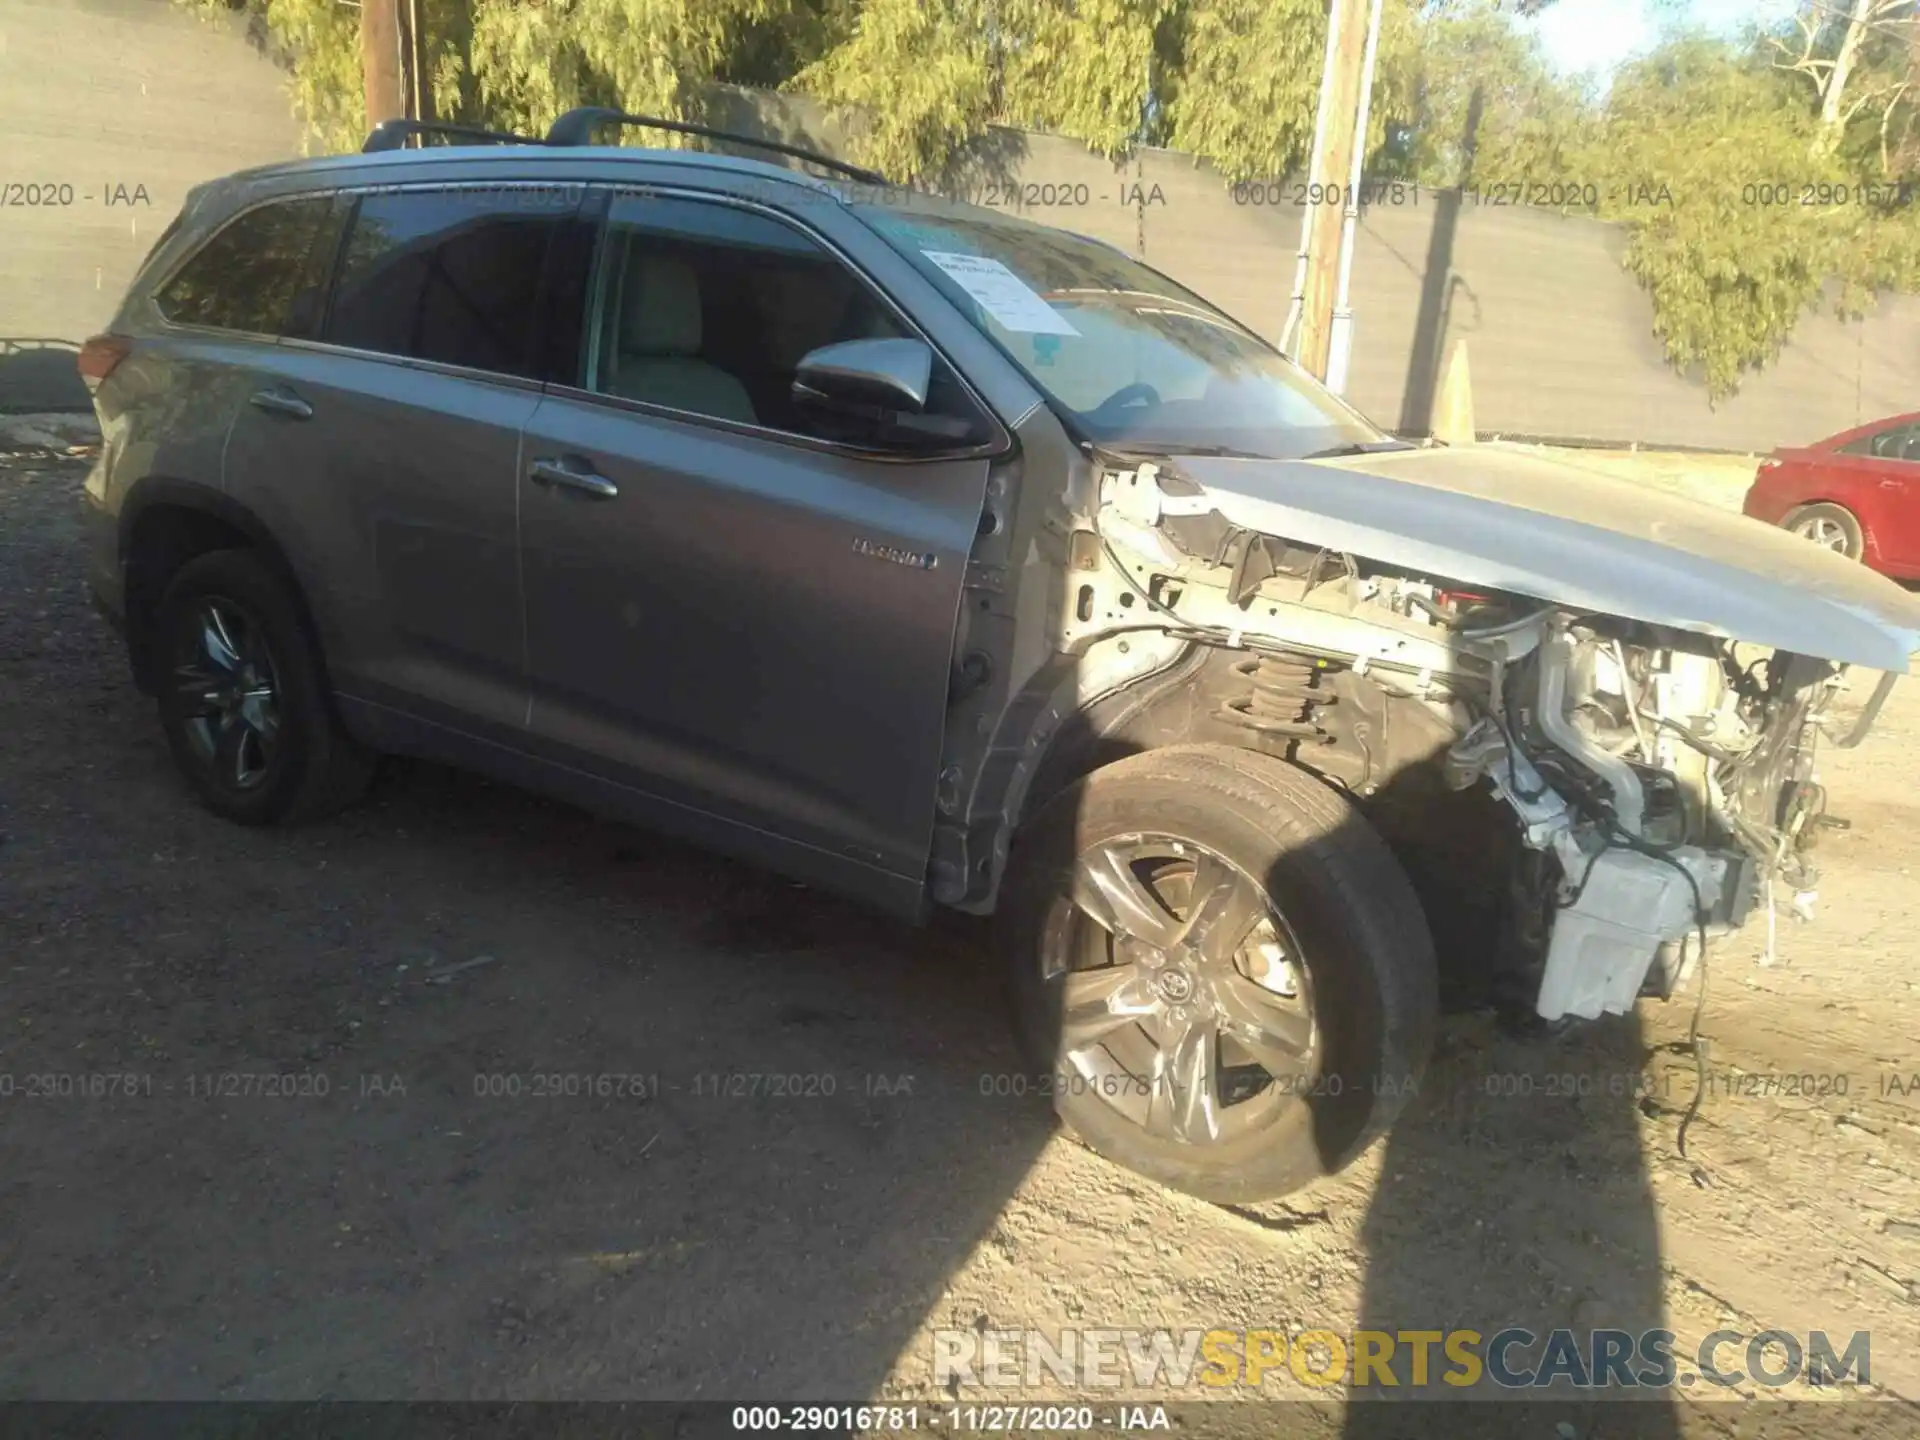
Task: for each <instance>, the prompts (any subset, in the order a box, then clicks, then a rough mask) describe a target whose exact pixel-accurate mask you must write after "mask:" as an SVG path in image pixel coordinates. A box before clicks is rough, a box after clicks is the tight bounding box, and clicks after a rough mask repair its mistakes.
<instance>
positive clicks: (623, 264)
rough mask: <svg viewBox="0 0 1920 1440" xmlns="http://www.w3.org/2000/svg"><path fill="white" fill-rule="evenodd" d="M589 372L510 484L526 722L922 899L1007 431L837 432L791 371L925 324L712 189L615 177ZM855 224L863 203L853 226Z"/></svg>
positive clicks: (902, 904)
mask: <svg viewBox="0 0 1920 1440" xmlns="http://www.w3.org/2000/svg"><path fill="white" fill-rule="evenodd" d="M609 206H610V208H609V212H608V216H607V220H606V223H605V228H604V231H603V236H602V243H601V246H600V250H599V254H598V259H597V263H596V267H595V272H594V281H593V294H592V297H591V301H590V304H589V307H588V308H589V314H590V319H589V322H588V332H589V333H588V340H587V343H586V345H585V346H584V347H583V348H584V353H583V357H582V373H581V374H580V375H579V376H578V377H577V378H578V383H577V384H575V385H571V386H556V387H552V388H551V390H550V393H549V394H548V396H547V397H546V398H545V399H544V400H543V401H541V403H540V406H539V408H538V410H537V411H536V412H535V414H534V416H533V420H532V423H531V424H530V425H529V426H528V428H527V439H526V447H525V453H524V456H523V470H522V480H521V488H520V503H521V517H522V518H521V536H522V557H523V562H524V568H525V584H526V597H527V645H528V656H529V665H530V671H531V681H532V689H533V707H532V718H531V730H532V733H533V737H534V739H535V742H536V743H537V744H540V745H542V746H545V747H547V748H548V749H549V750H550V751H551V752H552V753H555V754H558V755H561V756H564V757H566V758H567V759H568V760H569V762H570V763H578V764H580V765H583V766H585V767H587V768H588V769H590V770H591V771H592V772H593V773H594V774H596V775H598V776H601V777H603V778H605V779H610V780H613V781H615V782H616V783H617V784H618V785H619V786H620V787H622V790H623V793H625V794H626V795H627V796H628V797H629V802H630V808H634V809H637V810H639V811H643V812H644V813H645V815H646V818H648V819H649V820H651V821H652V822H654V823H660V824H665V825H667V826H669V827H670V828H675V829H679V830H681V831H682V832H684V833H688V834H690V835H692V836H694V837H695V838H697V839H699V840H701V841H702V842H703V843H706V844H709V845H714V846H717V847H719V848H723V849H729V850H732V851H734V852H736V853H741V854H744V855H747V856H749V857H750V858H754V859H756V860H758V861H760V862H762V863H767V864H771V865H774V866H776V867H778V868H783V869H786V870H787V871H788V872H789V873H794V874H797V875H800V876H801V877H802V878H806V879H810V880H813V881H815V882H816V883H821V884H825V885H831V886H835V887H837V888H841V889H844V890H848V891H851V892H855V893H858V894H860V895H862V896H863V897H865V898H866V899H868V900H869V901H872V902H874V903H879V904H883V905H890V906H892V907H893V908H896V909H899V910H902V911H912V910H914V909H915V908H917V906H918V905H919V903H920V899H921V887H922V883H923V879H924V875H925V869H926V862H927V854H928V848H929V845H930V843H931V835H932V828H933V814H934V794H935V787H936V781H937V777H938V767H939V756H940V745H941V735H942V725H943V721H944V717H945V713H946V706H947V695H948V688H949V683H950V665H951V652H952V643H953V635H954V627H955V622H956V614H957V607H958V605H959V603H960V596H961V586H962V583H963V581H964V578H965V571H966V561H967V555H968V551H969V547H970V545H971V543H972V541H973V539H974V537H975V534H976V530H977V526H978V523H979V517H980V513H981V509H982V505H983V502H984V492H985V486H986V479H987V460H986V459H985V458H984V457H985V455H986V454H987V453H988V451H989V450H991V449H992V448H994V443H995V440H997V439H1000V438H1003V437H1001V436H1000V432H998V430H997V427H995V426H994V425H993V424H992V422H990V421H987V420H986V419H985V418H984V415H983V414H982V413H981V412H980V411H979V410H978V408H977V406H976V404H975V401H974V400H973V398H972V397H971V395H970V394H969V393H968V392H967V391H966V390H965V389H964V387H962V385H961V384H960V383H959V381H958V379H957V377H956V376H955V375H954V373H953V372H952V371H951V370H950V369H948V368H947V367H946V366H945V364H944V362H938V363H937V364H936V380H935V382H934V387H933V394H932V398H931V399H930V402H929V408H930V409H933V410H936V411H939V412H941V413H951V414H953V415H955V416H966V417H968V419H969V423H970V424H976V425H977V428H976V429H975V431H974V438H973V439H972V440H971V441H970V442H968V445H969V447H970V448H967V449H965V450H964V453H961V452H957V451H956V450H955V448H954V446H952V445H949V446H948V447H947V451H946V453H944V454H941V455H933V454H920V455H917V456H916V455H902V454H897V453H896V454H892V455H883V454H876V453H874V452H873V451H872V450H871V449H864V450H863V449H861V448H858V447H856V446H850V445H846V444H842V443H837V442H835V441H833V440H829V439H826V438H823V437H822V436H821V435H820V434H818V433H816V432H815V430H813V429H812V428H810V425H809V422H808V421H807V420H806V418H805V417H804V416H803V415H801V414H799V413H797V412H796V409H795V407H794V405H793V402H792V396H791V391H792V382H793V374H794V368H795V366H796V365H797V363H798V361H799V359H800V357H801V355H802V354H804V353H805V352H806V351H807V350H810V349H812V348H814V347H816V346H818V345H823V344H827V343H830V342H834V341H839V340H845V339H854V338H862V337H880V336H902V335H909V334H912V333H913V331H912V329H911V327H910V326H909V325H908V324H907V322H906V321H905V320H904V319H903V318H902V317H901V316H900V314H899V313H898V312H897V311H896V310H894V309H893V308H892V307H891V306H890V305H889V304H888V303H887V302H886V301H885V300H884V298H883V297H881V296H880V295H879V294H878V293H877V291H875V290H874V289H873V288H872V287H871V286H870V285H868V284H867V283H866V282H865V281H864V279H863V278H862V277H861V276H859V275H858V274H856V273H855V271H854V270H853V269H852V268H851V267H850V266H849V265H848V263H847V262H846V261H844V260H843V259H842V258H841V257H840V255H839V254H838V253H837V252H836V251H835V250H834V249H833V247H832V246H831V244H830V243H829V242H828V240H827V239H826V237H825V236H824V235H822V234H821V233H819V232H816V231H810V230H808V229H805V228H802V227H801V226H800V225H799V224H798V223H796V222H795V221H793V220H792V219H791V218H789V217H785V216H783V215H781V214H779V213H776V212H775V211H772V210H769V209H767V208H765V207H761V206H758V205H754V204H749V203H745V202H735V201H731V200H728V199H725V198H722V197H714V196H700V195H695V194H679V195H673V194H665V193H659V192H648V193H639V192H624V193H622V192H614V193H612V194H611V197H610V201H609ZM847 223H849V224H851V223H855V222H852V221H851V220H849V221H847Z"/></svg>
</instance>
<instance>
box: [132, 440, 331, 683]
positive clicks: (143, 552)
mask: <svg viewBox="0 0 1920 1440" xmlns="http://www.w3.org/2000/svg"><path fill="white" fill-rule="evenodd" d="M230 549H247V550H252V551H254V552H256V553H257V554H259V555H260V556H261V558H262V559H263V560H265V561H266V563H267V564H268V566H269V567H270V568H271V569H272V570H273V571H274V572H275V574H276V575H278V577H279V578H280V579H281V580H282V581H283V582H284V583H285V584H286V586H287V589H288V593H289V594H290V595H291V596H292V597H293V602H294V606H295V609H296V610H297V611H298V613H299V616H300V621H301V624H302V625H303V626H304V627H305V628H306V630H307V633H308V635H309V637H310V638H312V639H313V640H314V641H315V648H316V650H318V649H319V644H318V640H319V630H318V627H317V626H316V625H315V623H314V616H313V611H312V607H311V606H310V605H309V603H308V600H307V592H306V588H305V587H304V586H303V585H302V584H301V583H300V577H299V575H298V573H297V572H296V571H295V569H294V567H293V564H292V562H291V561H290V560H289V559H288V558H287V554H286V552H285V550H284V549H283V548H282V547H281V545H280V544H279V542H278V541H277V540H275V539H274V536H273V532H272V531H271V530H269V529H268V528H267V526H266V524H265V523H264V522H263V521H261V519H260V518H259V516H257V515H255V514H254V513H253V512H252V511H251V510H249V509H248V508H247V507H246V506H245V505H243V504H241V503H240V502H239V501H237V500H235V499H234V498H233V497H232V496H230V495H228V494H226V493H225V492H224V491H221V490H216V489H214V488H213V487H212V486H210V485H206V484H203V483H201V482H198V481H193V480H183V479H173V478H168V477H162V476H156V477H150V478H148V479H145V480H143V481H141V482H140V484H139V485H138V486H137V487H136V488H135V489H134V490H133V491H132V492H131V493H130V494H129V495H128V497H127V501H126V504H125V506H124V507H123V508H122V510H121V512H120V522H119V551H120V569H121V575H122V579H123V582H124V584H125V587H126V589H125V595H126V602H125V603H126V628H127V653H128V658H129V659H130V660H131V662H132V665H133V674H134V681H135V683H136V684H137V685H138V686H139V687H140V689H141V691H142V692H143V693H144V694H148V695H152V694H156V693H157V692H158V690H159V687H160V684H161V682H162V676H161V675H160V674H159V673H158V667H159V664H160V660H159V657H158V654H157V652H156V650H155V647H154V645H153V619H154V616H155V614H156V612H157V611H158V609H159V605H160V597H161V596H162V595H163V594H164V593H165V592H166V588H167V585H168V583H169V582H170V581H171V580H172V578H173V577H174V576H175V575H176V574H178V573H179V570H180V567H181V566H183V565H185V564H186V563H187V562H188V561H190V560H192V559H194V558H196V557H197V556H200V555H204V554H207V553H209V552H211V551H214V550H230ZM321 663H322V666H323V667H324V665H325V655H324V652H322V653H321Z"/></svg>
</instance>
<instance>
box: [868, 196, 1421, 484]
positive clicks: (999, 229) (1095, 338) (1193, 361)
mask: <svg viewBox="0 0 1920 1440" xmlns="http://www.w3.org/2000/svg"><path fill="white" fill-rule="evenodd" d="M854 208H855V210H856V211H857V212H858V213H859V214H860V215H861V218H862V219H864V220H865V221H866V222H867V224H869V225H871V226H872V227H873V228H874V229H875V230H877V231H878V232H879V233H880V235H881V236H882V237H884V238H885V239H886V240H887V241H888V243H890V244H891V245H892V246H893V247H894V248H895V249H896V250H898V251H899V252H900V253H901V254H902V255H904V256H905V257H906V258H907V259H908V260H909V261H911V262H912V263H913V265H914V266H915V267H916V268H917V269H919V270H920V272H921V273H922V274H924V275H925V276H926V277H927V278H928V279H929V280H931V281H932V282H933V283H934V284H935V285H936V286H938V287H939V288H940V290H941V291H942V293H944V294H945V295H946V296H947V297H948V298H949V299H950V300H952V301H953V302H954V304H956V305H957V306H959V307H960V309H961V311H962V312H963V313H965V314H967V315H968V316H970V317H971V318H972V319H973V322H974V323H975V324H976V325H978V326H979V327H980V328H981V330H983V331H984V332H985V333H986V334H987V335H988V337H989V338H991V339H992V340H993V341H994V342H995V343H996V344H998V345H999V346H1000V348H1001V349H1002V350H1004V351H1005V352H1006V353H1007V355H1008V356H1009V357H1010V358H1011V359H1012V360H1013V362H1014V363H1015V364H1016V365H1018V366H1019V367H1020V368H1021V370H1023V371H1025V372H1026V374H1027V376H1028V378H1029V379H1031V380H1032V381H1033V383H1034V384H1035V385H1037V386H1039V387H1040V389H1041V390H1042V391H1043V392H1044V393H1045V394H1046V396H1047V398H1048V399H1049V400H1050V401H1052V402H1053V405H1054V408H1055V409H1056V410H1057V411H1058V412H1060V414H1061V416H1062V418H1063V419H1065V420H1066V421H1067V423H1068V424H1069V426H1070V427H1071V428H1072V429H1074V430H1075V431H1076V432H1077V434H1078V435H1079V437H1080V438H1083V439H1088V440H1093V441H1096V442H1100V443H1104V444H1108V445H1112V446H1115V447H1117V448H1122V449H1133V450H1144V451H1151V452H1155V453H1159V452H1165V453H1178V452H1182V451H1186V452H1194V451H1207V452H1212V453H1216V454H1247V455H1256V456H1264V457H1272V458H1274V459H1283V460H1295V459H1300V458H1302V457H1305V456H1308V455H1318V454H1326V453H1354V452H1356V451H1359V450H1362V449H1372V448H1376V447H1378V448H1383V449H1386V448H1393V449H1397V448H1399V444H1400V442H1397V441H1394V440H1392V439H1391V438H1390V437H1388V436H1386V435H1384V434H1382V433H1381V431H1379V430H1378V429H1376V428H1375V427H1374V426H1373V425H1371V424H1369V423H1368V422H1367V421H1366V419H1365V418H1364V417H1362V416H1361V415H1360V414H1359V413H1358V412H1357V411H1355V410H1354V409H1353V408H1352V407H1351V406H1349V405H1347V404H1345V403H1344V402H1343V401H1341V400H1339V399H1338V398H1337V397H1335V396H1334V395H1333V394H1331V393H1330V392H1329V391H1328V390H1326V389H1325V388H1324V387H1323V386H1321V385H1320V384H1319V382H1317V381H1316V380H1314V379H1313V377H1312V376H1310V375H1308V374H1307V373H1306V371H1304V370H1302V369H1301V368H1300V367H1299V366H1297V365H1295V364H1294V363H1293V362H1292V361H1290V360H1288V359H1287V358H1286V357H1285V356H1283V355H1281V354H1280V352H1279V351H1277V350H1275V349H1274V348H1273V347H1272V346H1270V345H1268V344H1267V343H1266V342H1265V341H1264V340H1261V339H1259V338H1258V337H1257V336H1255V335H1253V334H1251V333H1250V332H1249V331H1247V330H1246V329H1245V328H1244V327H1242V326H1241V325H1239V324H1238V323H1237V322H1235V321H1233V320H1231V319H1229V318H1228V317H1227V316H1226V315H1224V314H1222V313H1221V312H1220V311H1218V310H1216V309H1214V308H1213V307H1212V306H1210V305H1208V304H1207V303H1206V302H1205V301H1203V300H1201V299H1200V298H1199V297H1198V296H1197V295H1194V294H1193V293H1191V292H1190V291H1187V290H1184V289H1182V288H1181V287H1180V286H1179V285H1176V284H1175V283H1174V282H1173V281H1171V280H1169V279H1167V277H1166V276H1164V275H1161V274H1159V273H1157V272H1156V271H1153V270H1150V269H1148V268H1147V267H1146V266H1145V265H1142V264H1140V263H1138V262H1137V261H1135V260H1132V259H1130V258H1128V257H1127V256H1126V255H1125V254H1123V253H1121V252H1120V251H1118V250H1115V249H1112V248H1111V247H1109V246H1106V245H1102V244H1100V243H1098V242H1097V241H1092V240H1086V239H1083V238H1081V237H1080V236H1077V235H1069V234H1067V233H1066V232H1064V231H1060V230H1053V229H1049V228H1047V227H1046V226H1042V225H1034V224H1030V223H1028V222H1026V221H1023V220H1017V219H1013V218H1011V217H1006V218H1002V217H999V216H990V217H985V216H982V217H976V216H974V215H971V214H965V215H953V214H943V213H938V212H935V213H922V212H918V211H902V210H897V209H888V208H884V207H881V206H877V205H857V206H855V207H854Z"/></svg>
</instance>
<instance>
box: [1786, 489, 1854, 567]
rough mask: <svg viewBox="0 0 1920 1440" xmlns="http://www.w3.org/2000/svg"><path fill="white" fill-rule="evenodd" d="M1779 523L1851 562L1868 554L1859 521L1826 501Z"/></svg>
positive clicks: (1848, 512)
mask: <svg viewBox="0 0 1920 1440" xmlns="http://www.w3.org/2000/svg"><path fill="white" fill-rule="evenodd" d="M1780 523H1781V524H1782V525H1783V526H1784V527H1785V528H1786V529H1788V530H1791V531H1792V532H1793V533H1794V534H1796V535H1798V536H1800V537H1801V538H1802V539H1805V540H1811V541H1812V542H1813V543H1814V544H1816V545H1818V546H1820V547H1821V548H1822V549H1825V550H1832V551H1834V552H1835V553H1836V554H1840V555H1844V556H1846V557H1847V558H1848V559H1849V560H1858V559H1859V558H1860V557H1861V556H1863V555H1864V554H1866V552H1867V542H1866V535H1865V533H1864V532H1863V531H1862V530H1861V528H1860V520H1859V517H1858V516H1856V515H1855V514H1854V513H1853V512H1852V511H1851V510H1848V509H1846V508H1845V507H1844V506H1840V505H1834V504H1830V503H1828V502H1827V501H1824V500H1823V501H1821V502H1820V503H1819V504H1817V505H1802V506H1801V507H1800V508H1799V509H1798V510H1795V511H1794V512H1793V513H1792V514H1791V515H1789V516H1787V518H1786V519H1785V520H1783V521H1781V522H1780Z"/></svg>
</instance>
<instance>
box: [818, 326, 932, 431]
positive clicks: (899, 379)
mask: <svg viewBox="0 0 1920 1440" xmlns="http://www.w3.org/2000/svg"><path fill="white" fill-rule="evenodd" d="M932 378H933V350H932V348H931V347H930V346H928V344H927V342H926V341H924V340H916V339H904V340H842V341H841V342H840V343H838V344H837V345H822V346H821V347H820V348H819V349H818V350H810V351H808V352H807V354H806V355H805V356H804V357H803V358H802V359H801V361H800V365H799V368H798V369H797V370H796V371H795V372H794V377H793V398H794V401H795V402H796V403H797V404H803V405H805V404H812V405H818V404H821V403H822V402H825V403H827V404H830V405H855V406H877V407H879V408H881V409H885V410H895V411H898V410H905V411H909V412H913V413H918V412H919V411H921V410H923V409H924V408H926V403H927V386H928V384H929V383H930V381H931V380H932Z"/></svg>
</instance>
